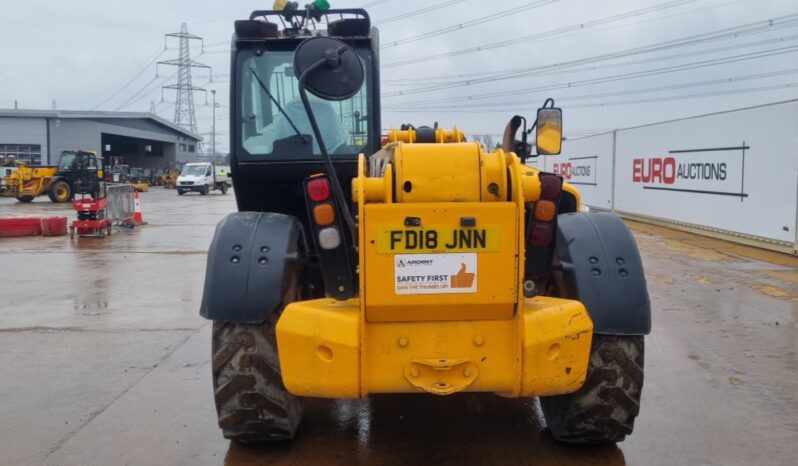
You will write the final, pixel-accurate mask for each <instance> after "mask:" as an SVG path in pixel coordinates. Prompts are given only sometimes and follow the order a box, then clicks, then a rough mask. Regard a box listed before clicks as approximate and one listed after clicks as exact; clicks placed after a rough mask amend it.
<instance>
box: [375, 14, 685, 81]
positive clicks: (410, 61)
mask: <svg viewBox="0 0 798 466" xmlns="http://www.w3.org/2000/svg"><path fill="white" fill-rule="evenodd" d="M696 1H698V0H673V1H670V2H665V3H660V4H657V5H652V6H649V7H646V8H641V9H638V10H633V11H628V12H626V13H619V14H616V15H612V16H607V17H605V18H600V19H596V20H592V21H586V22H584V23H579V24H573V25H570V26H565V27H561V28H558V29H553V30H550V31H544V32H537V33H534V34H529V35H526V36H522V37H516V38H514V39H506V40H502V41H498V42H492V43H488V44H484V45H479V46H476V47H469V48H465V49H460V50H454V51H451V52H444V53H438V54H434V55H425V56H422V57H415V58H406V59H401V60H397V61H395V62H390V63H386V64H385V65H382V67H383V68H393V67H397V66H404V65H410V64H416V63H423V62H428V61H433V60H439V59H441V58H446V57H454V56H459V55H466V54H471V53H476V52H482V51H485V50H492V49H496V48H500V47H507V46H509V45H515V44H519V43H523V42H529V41H533V40H535V39H542V38H548V37H552V36H556V35H560V34H564V33H566V32H571V31H576V30H584V29H588V28H591V27H595V26H599V25H602V24H607V23H612V22H616V21H621V20H624V19H628V18H633V17H635V16H641V15H646V14H649V13H654V12H658V11H662V10H666V9H670V8H675V7H679V6H683V5H686V4H689V3H694V2H696Z"/></svg>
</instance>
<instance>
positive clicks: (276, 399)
mask: <svg viewBox="0 0 798 466" xmlns="http://www.w3.org/2000/svg"><path fill="white" fill-rule="evenodd" d="M280 314H281V312H278V311H275V312H273V313H272V314H271V315H270V316H269V318H268V319H267V320H266V321H265V322H263V323H261V324H238V323H227V322H214V323H213V346H212V351H213V359H212V369H213V389H214V399H215V401H216V411H217V413H218V415H219V427H221V428H222V432H223V434H224V437H225V438H227V439H230V440H236V441H238V442H242V443H269V442H279V441H285V440H290V439H292V438H293V437H294V434H295V433H296V429H297V426H298V425H299V421H300V419H301V417H302V404H301V400H300V398H299V397H297V396H295V395H292V394H291V393H289V392H288V391H287V390H286V389H285V386H284V385H283V380H282V376H281V375H280V360H279V358H278V355H277V341H276V334H275V325H276V324H277V319H278V318H279V316H280Z"/></svg>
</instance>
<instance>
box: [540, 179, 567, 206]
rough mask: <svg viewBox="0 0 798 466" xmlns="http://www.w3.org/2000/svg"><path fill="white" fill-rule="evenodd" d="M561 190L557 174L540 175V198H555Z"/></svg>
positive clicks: (560, 182)
mask: <svg viewBox="0 0 798 466" xmlns="http://www.w3.org/2000/svg"><path fill="white" fill-rule="evenodd" d="M560 191H562V180H561V179H560V177H559V176H557V175H550V174H541V175H540V197H541V199H551V200H554V199H557V198H558V197H559V196H560Z"/></svg>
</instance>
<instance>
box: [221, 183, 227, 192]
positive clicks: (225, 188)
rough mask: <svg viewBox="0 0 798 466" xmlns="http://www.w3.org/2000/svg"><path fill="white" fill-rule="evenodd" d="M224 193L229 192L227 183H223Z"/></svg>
mask: <svg viewBox="0 0 798 466" xmlns="http://www.w3.org/2000/svg"><path fill="white" fill-rule="evenodd" d="M222 194H227V183H222Z"/></svg>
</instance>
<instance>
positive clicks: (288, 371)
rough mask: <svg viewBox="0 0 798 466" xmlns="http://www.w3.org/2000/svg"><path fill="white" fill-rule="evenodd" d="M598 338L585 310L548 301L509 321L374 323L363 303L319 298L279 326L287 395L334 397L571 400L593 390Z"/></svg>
mask: <svg viewBox="0 0 798 466" xmlns="http://www.w3.org/2000/svg"><path fill="white" fill-rule="evenodd" d="M592 332H593V323H592V322H591V320H590V317H589V316H588V314H587V312H586V311H585V308H584V306H582V304H580V303H579V302H577V301H571V300H564V299H557V298H549V297H537V298H533V299H528V300H525V301H524V302H523V308H522V309H521V311H520V312H517V313H516V314H515V315H514V316H513V317H512V318H510V319H499V320H460V321H441V322H431V321H417V322H368V323H365V322H364V321H363V320H362V319H361V314H360V302H359V301H358V300H354V299H353V300H350V301H345V302H337V301H334V300H332V299H318V300H312V301H302V302H297V303H292V304H290V305H288V307H286V309H285V311H284V312H283V316H282V317H281V318H280V320H279V322H278V323H277V340H278V346H279V349H280V368H281V371H282V374H283V382H284V383H285V386H286V388H287V389H288V390H289V391H290V392H291V393H294V394H297V395H302V396H313V397H332V398H357V397H365V396H367V395H369V394H372V393H412V392H417V391H424V392H429V393H433V394H438V395H447V394H450V393H455V392H459V391H471V392H495V393H499V394H502V395H505V396H515V397H518V396H538V395H556V394H560V393H568V392H571V391H574V390H576V389H578V388H579V387H580V386H581V385H582V383H583V382H584V379H585V374H586V371H587V364H588V355H589V353H590V343H591V339H592Z"/></svg>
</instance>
